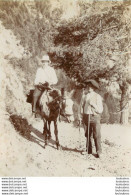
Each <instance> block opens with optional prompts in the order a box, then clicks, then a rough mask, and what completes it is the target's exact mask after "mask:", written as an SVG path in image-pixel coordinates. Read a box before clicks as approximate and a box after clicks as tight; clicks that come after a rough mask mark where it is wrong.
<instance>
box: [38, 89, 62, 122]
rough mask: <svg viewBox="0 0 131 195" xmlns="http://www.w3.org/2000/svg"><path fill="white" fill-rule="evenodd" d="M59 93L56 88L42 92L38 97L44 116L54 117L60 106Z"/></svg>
mask: <svg viewBox="0 0 131 195" xmlns="http://www.w3.org/2000/svg"><path fill="white" fill-rule="evenodd" d="M60 99H61V93H60V91H59V90H57V89H53V90H51V91H49V92H47V93H46V92H44V93H43V94H42V96H41V98H40V109H41V113H42V114H43V116H44V117H48V118H52V119H53V118H56V117H57V116H58V113H59V108H60Z"/></svg>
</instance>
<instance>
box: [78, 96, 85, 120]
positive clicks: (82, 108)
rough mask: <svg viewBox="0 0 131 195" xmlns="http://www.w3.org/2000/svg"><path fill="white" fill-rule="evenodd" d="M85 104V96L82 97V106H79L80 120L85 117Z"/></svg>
mask: <svg viewBox="0 0 131 195" xmlns="http://www.w3.org/2000/svg"><path fill="white" fill-rule="evenodd" d="M84 102H85V95H83V96H82V98H81V102H80V106H79V112H78V113H79V114H78V117H79V120H80V119H81V118H82V116H83V111H84Z"/></svg>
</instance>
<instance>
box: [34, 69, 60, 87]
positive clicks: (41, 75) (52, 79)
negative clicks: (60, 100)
mask: <svg viewBox="0 0 131 195" xmlns="http://www.w3.org/2000/svg"><path fill="white" fill-rule="evenodd" d="M45 82H48V83H49V84H50V85H53V84H56V83H57V82H58V79H57V76H56V73H55V70H54V68H52V67H50V66H45V67H44V68H38V70H37V73H36V77H35V82H34V83H35V85H38V84H39V83H42V84H44V83H45Z"/></svg>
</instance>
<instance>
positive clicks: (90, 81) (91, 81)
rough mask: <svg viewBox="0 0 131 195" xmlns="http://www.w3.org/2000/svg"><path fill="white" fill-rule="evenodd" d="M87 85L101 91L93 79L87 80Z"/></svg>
mask: <svg viewBox="0 0 131 195" xmlns="http://www.w3.org/2000/svg"><path fill="white" fill-rule="evenodd" d="M85 83H86V84H87V85H90V84H91V85H92V86H93V87H94V88H96V89H99V84H98V83H97V82H96V81H95V80H93V79H90V80H87V81H86V82H85Z"/></svg>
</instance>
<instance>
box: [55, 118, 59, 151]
mask: <svg viewBox="0 0 131 195" xmlns="http://www.w3.org/2000/svg"><path fill="white" fill-rule="evenodd" d="M54 128H55V129H54V133H55V137H56V147H57V150H58V149H59V146H60V144H59V139H58V128H57V121H56V120H55V121H54Z"/></svg>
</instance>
